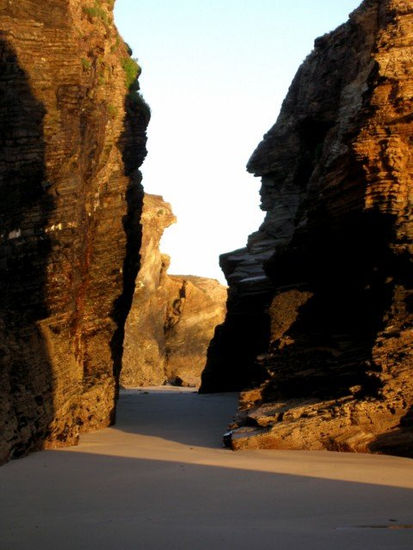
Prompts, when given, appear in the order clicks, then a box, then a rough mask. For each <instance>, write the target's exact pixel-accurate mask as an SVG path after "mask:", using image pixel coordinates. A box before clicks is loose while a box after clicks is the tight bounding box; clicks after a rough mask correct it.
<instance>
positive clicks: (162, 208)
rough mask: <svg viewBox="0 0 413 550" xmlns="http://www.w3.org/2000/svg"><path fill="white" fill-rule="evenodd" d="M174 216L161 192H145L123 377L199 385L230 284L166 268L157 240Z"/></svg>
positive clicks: (138, 382) (129, 382) (130, 381)
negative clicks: (172, 272) (152, 193)
mask: <svg viewBox="0 0 413 550" xmlns="http://www.w3.org/2000/svg"><path fill="white" fill-rule="evenodd" d="M175 221H176V219H175V216H174V215H173V214H172V210H171V207H170V205H169V204H168V203H165V202H164V201H163V199H162V197H159V196H156V195H147V194H146V195H145V198H144V207H143V211H142V218H141V223H142V246H141V251H140V255H141V268H140V271H139V274H138V278H137V281H136V287H135V294H134V298H133V305H132V309H131V311H130V314H129V317H128V320H127V323H126V329H125V350H124V357H123V367H122V374H121V383H122V384H123V385H124V386H153V385H162V384H165V383H172V384H177V385H185V386H198V385H199V382H200V377H201V372H202V369H203V368H204V366H205V358H206V352H207V349H208V345H209V342H210V340H211V339H212V337H213V335H214V329H215V327H216V325H219V324H220V323H222V322H223V320H224V317H225V302H226V297H227V291H226V288H225V287H224V286H222V285H220V284H219V283H218V281H215V280H213V279H205V278H202V277H194V276H172V275H168V274H167V270H168V267H169V257H168V256H166V255H165V254H161V252H160V250H159V243H160V240H161V237H162V234H163V232H164V229H165V228H166V227H168V226H170V225H171V224H172V223H174V222H175Z"/></svg>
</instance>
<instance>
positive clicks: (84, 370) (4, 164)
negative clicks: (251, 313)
mask: <svg viewBox="0 0 413 550" xmlns="http://www.w3.org/2000/svg"><path fill="white" fill-rule="evenodd" d="M113 4H114V2H113V0H96V1H92V0H90V2H81V1H80V0H47V1H45V0H35V1H33V0H19V1H18V2H12V1H11V0H1V1H0V29H1V31H0V120H1V133H0V187H1V206H0V209H1V210H0V219H1V243H0V283H1V290H2V296H1V303H0V308H1V312H0V326H1V331H0V358H1V363H2V364H1V367H0V462H2V461H5V460H7V459H9V458H13V457H17V456H20V455H23V454H25V453H27V452H28V451H29V450H33V449H38V448H41V447H50V446H53V447H54V446H59V445H66V444H73V443H75V442H76V441H77V439H78V436H79V432H80V431H83V430H91V429H97V428H100V427H102V426H106V425H108V424H109V423H110V422H112V420H113V418H114V407H115V396H116V391H117V378H118V371H119V369H120V363H121V354H122V342H123V330H124V322H125V319H126V315H127V313H128V310H129V307H130V303H131V300H132V296H133V289H134V280H135V277H136V273H137V270H138V266H139V254H138V252H139V244H140V225H139V216H140V210H141V204H142V196H143V193H142V188H141V185H140V180H141V176H140V173H139V171H138V167H139V165H140V164H141V162H142V160H143V158H144V156H145V153H146V151H145V141H146V137H145V130H146V125H147V122H148V118H149V113H148V109H147V108H146V106H145V105H144V103H143V102H142V100H141V98H140V96H139V94H138V92H137V85H136V82H135V81H136V77H137V74H138V72H139V68H138V66H137V65H136V64H135V63H134V62H133V61H132V60H131V58H130V56H129V52H128V48H127V47H126V46H125V44H124V43H123V41H122V40H121V38H120V37H119V35H118V33H117V31H116V29H115V27H114V25H113V16H112V8H113ZM128 88H129V89H128Z"/></svg>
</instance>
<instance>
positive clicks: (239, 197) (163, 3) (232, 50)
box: [115, 0, 360, 281]
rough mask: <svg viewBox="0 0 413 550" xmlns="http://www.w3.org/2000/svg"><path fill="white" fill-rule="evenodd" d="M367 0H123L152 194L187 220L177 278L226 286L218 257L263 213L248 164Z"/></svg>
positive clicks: (176, 257) (167, 244)
mask: <svg viewBox="0 0 413 550" xmlns="http://www.w3.org/2000/svg"><path fill="white" fill-rule="evenodd" d="M359 4H360V0H291V1H289V2H287V1H286V0H209V1H205V0H117V2H116V9H115V20H116V24H117V26H118V28H119V31H120V33H121V35H122V36H123V38H124V40H126V42H128V44H129V45H130V46H131V48H132V49H133V56H134V57H137V58H138V60H139V64H140V65H141V67H142V70H143V72H142V76H141V78H140V83H141V91H142V93H143V95H144V97H145V99H146V101H147V102H148V103H149V105H150V106H151V110H152V120H151V123H150V125H149V129H148V136H149V139H148V145H147V147H148V151H149V154H148V156H147V158H146V160H145V163H144V165H143V167H142V171H143V176H144V180H143V184H144V187H145V191H146V192H148V193H153V194H157V195H163V197H164V199H165V200H166V201H167V202H170V203H171V204H172V208H173V211H174V213H175V215H176V216H177V217H178V223H177V224H176V225H175V226H172V227H171V228H169V229H168V230H167V231H166V233H165V236H164V238H163V240H162V246H161V248H162V251H163V252H165V253H167V254H169V255H170V256H171V257H172V262H171V268H170V270H169V271H170V273H175V274H192V275H203V276H206V277H214V278H218V279H220V280H221V281H225V279H224V277H223V274H222V273H221V270H220V268H219V265H218V256H219V254H221V253H223V252H228V251H231V250H234V249H236V248H241V247H243V246H245V244H246V240H247V237H248V235H249V234H250V233H252V232H253V231H256V230H257V229H258V227H259V225H260V224H261V221H262V219H263V215H264V214H263V212H262V211H261V210H260V209H259V202H260V200H259V194H258V191H259V187H260V181H259V179H255V178H254V177H253V176H252V175H249V174H247V172H246V170H245V165H246V163H247V161H248V159H249V157H250V156H251V154H252V152H253V151H254V149H255V147H256V146H257V145H258V143H259V141H260V140H261V138H262V136H263V134H264V133H265V132H266V131H267V130H268V129H269V128H270V127H271V126H272V125H273V124H274V122H275V120H276V118H277V115H278V112H279V109H280V106H281V102H282V100H283V98H284V97H285V95H286V93H287V90H288V86H289V85H290V83H291V80H292V79H293V77H294V74H295V73H296V71H297V69H298V67H299V65H300V64H301V62H302V61H303V60H304V58H305V57H306V56H307V55H308V54H309V53H310V52H311V50H312V47H313V43H314V39H315V38H316V37H318V36H320V35H322V34H324V33H326V32H328V31H330V30H332V29H334V28H335V27H337V26H338V25H340V24H341V23H344V22H345V21H346V20H347V17H348V14H349V13H350V12H351V11H352V10H353V9H355V8H356V7H357V6H358V5H359Z"/></svg>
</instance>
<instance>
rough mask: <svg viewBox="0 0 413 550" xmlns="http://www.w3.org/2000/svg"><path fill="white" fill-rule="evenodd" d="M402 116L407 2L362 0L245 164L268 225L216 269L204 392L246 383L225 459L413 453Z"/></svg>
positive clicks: (409, 224) (408, 161) (408, 123)
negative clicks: (218, 277) (286, 452)
mask: <svg viewBox="0 0 413 550" xmlns="http://www.w3.org/2000/svg"><path fill="white" fill-rule="evenodd" d="M412 111H413V6H412V3H411V2H410V1H406V0H366V1H364V2H363V3H362V5H361V6H360V8H358V9H357V10H356V11H355V12H353V14H352V15H351V17H350V20H349V21H348V22H347V23H346V24H344V25H342V26H341V27H339V28H338V29H336V30H335V31H333V32H332V33H330V34H327V35H325V36H323V37H321V38H319V39H318V40H316V42H315V48H314V51H313V52H312V53H311V55H310V56H309V57H308V58H307V59H306V61H305V62H304V63H303V65H302V66H301V68H300V69H299V71H298V73H297V75H296V77H295V79H294V81H293V83H292V85H291V88H290V90H289V93H288V95H287V97H286V99H285V101H284V104H283V107H282V111H281V113H280V116H279V118H278V121H277V123H276V124H275V126H273V128H271V130H270V131H269V132H268V133H267V134H266V136H265V137H264V140H263V141H262V143H261V144H260V145H259V146H258V148H257V150H256V151H255V152H254V154H253V156H252V158H251V160H250V162H249V165H248V169H249V171H251V172H252V173H254V174H255V175H257V176H260V177H261V178H262V189H261V195H262V207H263V209H264V210H266V211H267V216H266V219H265V221H264V223H263V225H262V227H261V228H260V230H259V231H258V232H257V233H256V234H254V235H252V236H251V237H250V239H249V243H248V247H247V248H246V249H245V250H242V251H237V252H236V253H231V254H227V255H224V256H223V257H222V265H223V266H224V269H225V271H226V274H227V278H228V281H229V284H230V293H229V296H230V298H229V311H228V316H227V322H226V324H224V325H223V327H221V328H220V329H219V331H217V338H216V339H215V341H214V342H213V344H212V346H211V348H210V353H209V362H208V365H207V368H206V371H205V374H204V378H203V385H202V390H203V391H211V390H219V389H231V387H232V388H234V389H236V388H238V387H239V386H240V385H242V386H244V388H246V387H247V386H248V385H253V386H255V391H254V392H253V393H252V394H248V393H247V394H245V395H244V396H243V397H242V404H241V407H240V413H239V418H238V419H237V422H236V423H235V424H234V426H233V433H232V437H231V436H228V437H227V440H228V441H230V444H231V445H232V447H233V448H257V447H259V448H282V449H331V450H345V451H363V452H365V451H376V452H391V453H396V454H403V455H408V456H412V455H413V436H412V433H413V432H412V428H413V423H412V419H413V415H412V406H413V376H412V372H413V355H412V353H413V331H412V316H413V301H412V300H413V292H412V282H413V269H412V242H413V241H412V237H413V215H412V181H413V156H412V150H413V149H412V140H413V120H412ZM254 319H258V321H259V323H260V330H259V331H258V332H257V331H256V328H255V327H256V326H257V323H254ZM249 332H250V333H251V338H250V339H249V342H248V334H249ZM237 335H238V336H237ZM237 338H238V341H239V344H238V346H237V345H236V342H237ZM234 349H236V351H235V352H234V351H233V350H234ZM257 354H260V356H259V358H258V359H256V357H257ZM231 356H232V357H233V358H234V356H235V357H236V358H238V357H239V356H240V357H243V358H244V359H243V360H241V361H236V360H235V361H234V360H232V361H231ZM245 358H246V359H245ZM240 367H241V370H240V371H239V372H238V370H237V369H238V368H240ZM240 381H241V383H240ZM254 382H255V383H254Z"/></svg>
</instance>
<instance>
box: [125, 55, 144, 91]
mask: <svg viewBox="0 0 413 550" xmlns="http://www.w3.org/2000/svg"><path fill="white" fill-rule="evenodd" d="M122 68H123V70H124V71H125V75H126V86H127V87H128V88H129V89H131V88H132V87H133V86H134V84H135V82H136V80H137V79H138V77H139V75H140V74H141V68H140V67H139V65H138V63H137V60H136V59H133V58H131V57H125V58H124V59H123V60H122Z"/></svg>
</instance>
